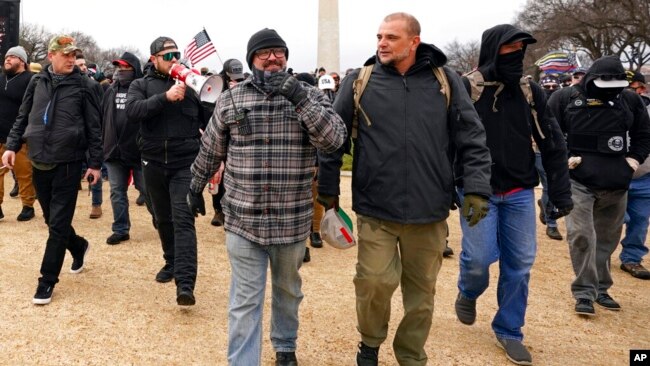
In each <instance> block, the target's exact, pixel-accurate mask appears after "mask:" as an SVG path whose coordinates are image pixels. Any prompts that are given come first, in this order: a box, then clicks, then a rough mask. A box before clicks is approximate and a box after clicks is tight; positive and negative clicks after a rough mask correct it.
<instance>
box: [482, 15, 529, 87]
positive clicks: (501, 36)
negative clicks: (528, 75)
mask: <svg viewBox="0 0 650 366" xmlns="http://www.w3.org/2000/svg"><path fill="white" fill-rule="evenodd" d="M517 41H522V42H523V43H524V48H523V50H522V51H523V53H525V52H526V47H527V46H528V45H529V44H532V43H535V42H537V40H536V39H535V38H534V37H533V36H532V35H531V34H530V33H528V32H525V31H523V30H521V29H519V28H517V27H515V26H513V25H510V24H499V25H496V26H494V27H492V28H490V29H487V30H486V31H484V32H483V37H482V38H481V51H480V53H479V59H478V69H479V71H480V72H481V74H483V77H484V78H485V80H498V81H502V80H503V78H504V75H500V72H499V70H498V68H497V62H498V59H499V48H500V47H501V46H502V45H504V44H509V43H513V42H517ZM513 53H514V52H513ZM506 55H509V54H506ZM506 55H502V56H506ZM521 58H522V61H523V56H521ZM501 73H503V72H501ZM522 73H523V70H522Z"/></svg>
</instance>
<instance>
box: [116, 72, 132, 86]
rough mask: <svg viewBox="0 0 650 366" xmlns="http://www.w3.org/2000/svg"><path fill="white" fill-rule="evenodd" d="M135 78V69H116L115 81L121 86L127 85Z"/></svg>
mask: <svg viewBox="0 0 650 366" xmlns="http://www.w3.org/2000/svg"><path fill="white" fill-rule="evenodd" d="M134 78H135V71H133V70H117V81H118V82H119V83H120V85H121V86H127V85H129V84H130V83H131V82H132V81H133V79H134Z"/></svg>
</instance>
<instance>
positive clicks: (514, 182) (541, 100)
mask: <svg viewBox="0 0 650 366" xmlns="http://www.w3.org/2000/svg"><path fill="white" fill-rule="evenodd" d="M516 40H523V42H524V51H525V49H526V45H527V44H528V43H533V42H534V41H535V40H534V38H533V37H532V36H531V35H530V34H528V33H526V32H523V31H521V30H519V29H517V28H515V27H514V26H512V25H509V24H501V25H497V26H495V27H493V28H490V29H488V30H486V31H485V32H484V33H483V39H482V42H481V51H480V56H479V65H478V70H479V71H480V72H481V74H483V77H484V78H485V80H486V81H501V82H502V81H503V78H502V76H501V75H499V69H498V66H497V62H498V59H499V48H500V47H501V45H504V44H508V43H512V42H513V41H516ZM463 81H464V82H465V86H466V88H467V91H468V93H469V92H470V85H469V81H468V80H467V79H466V78H464V79H463ZM530 87H531V90H532V93H533V100H534V108H535V110H536V111H537V118H538V121H539V124H540V128H541V129H542V133H543V134H544V138H542V136H540V134H539V133H538V132H537V128H536V127H535V121H534V119H533V116H532V113H531V106H530V105H529V104H528V102H527V101H526V97H525V96H524V93H523V92H522V90H521V87H520V85H519V84H518V83H515V84H506V85H505V87H504V89H503V91H501V92H500V93H499V94H498V95H496V96H495V94H496V90H497V86H485V88H484V89H483V93H482V94H481V97H480V98H479V100H478V101H476V103H474V107H475V108H476V111H477V112H478V114H479V116H480V117H481V120H482V122H483V125H484V126H485V132H486V135H487V145H488V148H489V149H490V155H491V156H492V178H491V185H492V189H493V191H494V193H506V192H510V191H512V190H515V189H518V188H524V189H529V188H534V187H536V186H537V185H538V184H539V178H538V175H537V170H536V169H535V153H534V151H533V148H532V143H531V142H532V141H531V138H534V139H535V142H536V143H537V146H538V147H539V150H540V152H541V154H542V161H543V165H544V169H545V170H546V175H547V176H548V182H549V187H548V188H549V196H550V200H551V202H552V203H553V204H554V205H555V206H556V207H560V208H566V207H570V206H571V205H572V202H571V190H570V184H569V172H568V168H567V153H566V144H565V142H564V139H563V136H562V133H561V131H560V128H559V126H558V124H557V121H556V120H555V119H554V118H553V115H552V114H551V113H550V112H547V111H546V96H545V95H544V92H543V90H542V88H541V87H540V86H539V85H537V84H536V83H534V82H531V83H530ZM459 176H462V171H461V172H460V173H459Z"/></svg>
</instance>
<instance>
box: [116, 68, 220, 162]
mask: <svg viewBox="0 0 650 366" xmlns="http://www.w3.org/2000/svg"><path fill="white" fill-rule="evenodd" d="M174 83H175V81H174V79H172V78H170V77H168V76H167V75H162V74H160V73H159V72H157V71H156V70H155V69H153V68H152V69H150V70H149V71H148V73H147V75H146V76H145V77H144V78H142V79H138V80H135V81H133V82H132V83H131V86H130V87H129V93H128V96H127V100H126V113H127V115H128V116H129V121H130V122H131V123H139V125H140V140H139V141H138V144H139V146H140V152H141V154H142V159H143V160H146V161H152V162H155V163H158V164H162V165H165V166H167V167H169V168H181V167H189V166H190V165H192V162H194V158H196V155H197V154H198V152H199V147H200V145H201V143H200V137H201V134H200V132H199V129H203V128H205V126H206V125H207V122H208V118H209V115H207V113H206V112H205V111H204V108H203V106H201V103H200V101H199V99H198V98H197V96H196V93H195V92H194V91H193V90H192V89H190V88H189V87H188V88H187V89H186V91H185V98H184V99H183V100H182V101H180V102H177V103H172V102H170V101H168V100H167V98H166V97H165V92H167V90H169V88H171V87H172V85H174Z"/></svg>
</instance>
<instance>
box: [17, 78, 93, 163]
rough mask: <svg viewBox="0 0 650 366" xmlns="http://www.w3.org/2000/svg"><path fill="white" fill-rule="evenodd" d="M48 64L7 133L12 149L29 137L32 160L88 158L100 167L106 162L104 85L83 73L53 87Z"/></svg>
mask: <svg viewBox="0 0 650 366" xmlns="http://www.w3.org/2000/svg"><path fill="white" fill-rule="evenodd" d="M49 68H50V67H45V68H44V69H43V71H41V72H40V73H38V74H37V75H35V76H34V78H33V79H32V82H31V83H30V85H29V86H28V87H27V91H26V92H25V97H24V99H23V104H22V105H21V106H20V111H19V112H18V117H17V118H16V123H15V124H14V126H13V128H12V130H11V132H10V133H9V137H8V138H7V149H9V150H11V151H18V150H19V149H20V146H21V143H22V141H23V140H25V141H27V146H28V147H29V158H30V159H31V160H32V161H35V162H39V163H45V164H55V163H67V162H72V161H81V160H85V159H86V152H88V166H89V167H91V168H94V169H99V168H100V167H101V163H102V161H103V156H102V138H101V136H102V135H101V116H100V100H99V94H100V93H101V90H99V89H101V87H100V86H99V84H98V83H97V82H95V81H93V80H90V79H89V78H87V77H86V76H84V75H82V74H81V73H80V72H79V68H78V67H76V66H75V68H74V69H73V71H72V73H71V74H69V75H67V76H66V77H65V78H64V79H63V80H61V81H60V82H59V83H58V84H57V85H56V87H54V88H53V87H52V77H51V76H50V73H49V71H48V69H49Z"/></svg>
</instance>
